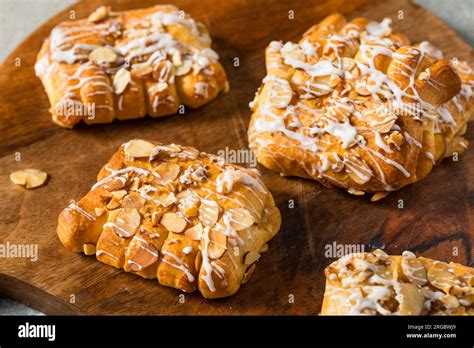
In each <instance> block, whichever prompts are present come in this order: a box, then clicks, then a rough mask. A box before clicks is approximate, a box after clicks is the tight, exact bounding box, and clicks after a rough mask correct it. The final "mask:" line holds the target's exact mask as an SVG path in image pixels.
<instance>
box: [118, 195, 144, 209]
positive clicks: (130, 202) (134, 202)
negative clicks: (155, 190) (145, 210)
mask: <svg viewBox="0 0 474 348" xmlns="http://www.w3.org/2000/svg"><path fill="white" fill-rule="evenodd" d="M144 205H145V199H144V198H143V197H142V196H140V194H138V193H137V192H130V193H129V194H128V195H126V196H125V197H124V198H123V200H122V207H124V208H133V209H137V210H140V209H141V208H142V207H143V206H144Z"/></svg>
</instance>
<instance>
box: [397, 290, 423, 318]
mask: <svg viewBox="0 0 474 348" xmlns="http://www.w3.org/2000/svg"><path fill="white" fill-rule="evenodd" d="M423 304H424V297H423V295H422V294H421V292H420V290H419V289H418V288H417V287H416V286H415V285H413V284H409V283H406V284H402V285H401V288H400V314H401V315H420V314H421V312H422V310H423Z"/></svg>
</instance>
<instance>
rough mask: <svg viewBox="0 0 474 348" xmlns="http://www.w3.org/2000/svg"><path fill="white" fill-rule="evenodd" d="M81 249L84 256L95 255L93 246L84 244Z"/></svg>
mask: <svg viewBox="0 0 474 348" xmlns="http://www.w3.org/2000/svg"><path fill="white" fill-rule="evenodd" d="M83 248H84V254H86V255H95V252H96V248H95V244H92V243H84V245H83Z"/></svg>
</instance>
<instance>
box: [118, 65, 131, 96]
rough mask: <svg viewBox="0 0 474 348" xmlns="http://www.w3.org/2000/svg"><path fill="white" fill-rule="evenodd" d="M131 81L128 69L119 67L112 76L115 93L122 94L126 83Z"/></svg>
mask: <svg viewBox="0 0 474 348" xmlns="http://www.w3.org/2000/svg"><path fill="white" fill-rule="evenodd" d="M131 82H132V75H131V74H130V71H128V70H127V69H125V68H121V69H120V70H119V71H118V72H117V73H116V74H115V76H114V92H115V94H122V93H123V91H125V88H127V86H128V84H129V83H131Z"/></svg>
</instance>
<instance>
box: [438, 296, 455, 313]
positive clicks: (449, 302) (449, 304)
mask: <svg viewBox="0 0 474 348" xmlns="http://www.w3.org/2000/svg"><path fill="white" fill-rule="evenodd" d="M439 300H440V301H441V302H442V303H444V305H445V306H446V308H448V309H455V308H458V307H459V300H458V299H457V298H456V296H453V295H449V294H446V295H443V296H441V297H440V298H439Z"/></svg>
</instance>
